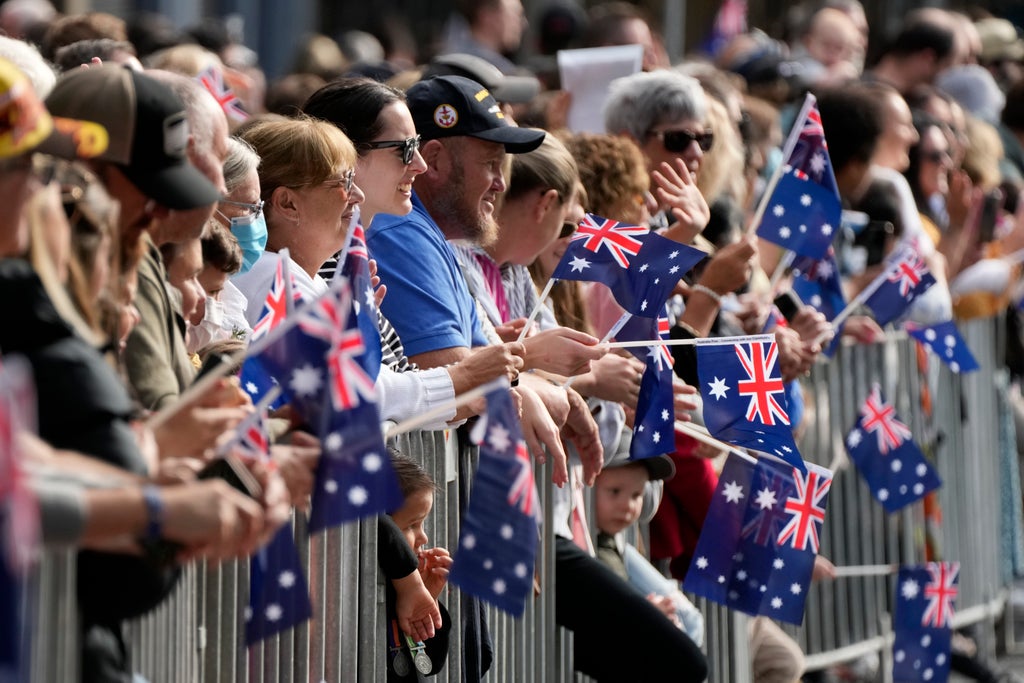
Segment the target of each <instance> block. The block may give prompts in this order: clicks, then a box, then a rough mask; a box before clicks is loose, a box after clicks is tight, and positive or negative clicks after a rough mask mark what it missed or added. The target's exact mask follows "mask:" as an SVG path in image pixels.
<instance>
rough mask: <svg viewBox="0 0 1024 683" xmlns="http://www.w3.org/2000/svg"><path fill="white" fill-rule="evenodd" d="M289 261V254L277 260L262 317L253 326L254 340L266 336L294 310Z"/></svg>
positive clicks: (264, 302)
mask: <svg viewBox="0 0 1024 683" xmlns="http://www.w3.org/2000/svg"><path fill="white" fill-rule="evenodd" d="M288 262H289V258H288V257H287V256H282V257H281V258H280V259H279V260H278V262H277V269H276V270H275V271H274V279H273V281H272V282H271V284H270V291H268V292H267V298H266V299H265V300H264V301H263V312H262V313H260V319H259V320H257V321H256V324H255V325H253V326H252V341H256V340H257V339H260V338H261V337H265V336H266V335H267V334H268V333H269V332H270V330H272V329H274V328H275V327H277V326H278V325H280V324H281V321H283V320H284V319H285V318H287V317H288V314H289V313H290V312H291V310H292V303H293V301H292V297H291V296H290V292H291V290H292V288H291V282H290V278H291V273H290V272H289V271H288Z"/></svg>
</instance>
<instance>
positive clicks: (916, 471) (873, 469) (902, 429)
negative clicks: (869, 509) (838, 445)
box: [846, 384, 942, 512]
mask: <svg viewBox="0 0 1024 683" xmlns="http://www.w3.org/2000/svg"><path fill="white" fill-rule="evenodd" d="M846 451H847V453H849V454H850V459H851V460H853V462H854V464H855V465H857V469H858V470H859V471H860V474H861V476H862V477H864V481H865V482H867V485H868V487H869V488H870V489H871V493H872V495H874V496H875V499H876V500H877V501H878V502H879V503H881V504H882V507H884V508H885V510H886V512H895V511H897V510H899V509H900V508H902V507H904V506H906V505H909V504H910V503H913V502H914V501H915V500H918V499H920V498H922V497H923V496H924V495H925V494H926V493H928V492H929V491H933V490H935V489H937V488H939V487H940V486H942V480H941V479H939V475H938V474H937V473H936V472H935V468H934V467H932V466H931V464H929V463H928V461H927V460H925V457H924V455H923V454H922V453H921V449H919V448H918V447H917V444H916V443H914V439H913V437H912V435H911V433H910V429H909V428H908V427H907V426H906V425H905V424H903V423H902V422H900V421H899V418H898V417H897V416H896V409H895V408H893V407H892V406H891V405H889V404H888V403H886V402H885V397H884V396H882V391H881V389H879V387H878V385H877V384H876V385H875V386H874V387H873V388H872V389H871V394H870V395H869V396H868V397H867V400H865V401H864V407H863V408H861V410H860V418H858V420H857V424H855V425H854V426H853V429H851V430H850V433H849V434H847V435H846Z"/></svg>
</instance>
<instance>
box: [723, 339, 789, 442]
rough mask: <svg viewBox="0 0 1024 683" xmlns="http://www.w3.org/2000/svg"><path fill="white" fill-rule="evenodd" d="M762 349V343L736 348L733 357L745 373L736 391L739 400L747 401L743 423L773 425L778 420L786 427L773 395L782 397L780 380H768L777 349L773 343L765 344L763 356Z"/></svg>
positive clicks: (781, 408) (787, 419)
mask: <svg viewBox="0 0 1024 683" xmlns="http://www.w3.org/2000/svg"><path fill="white" fill-rule="evenodd" d="M765 346H766V343H765V342H755V343H752V344H749V345H746V344H736V347H735V348H736V355H737V356H738V357H739V359H740V364H741V365H742V366H743V370H744V372H746V373H747V379H745V380H740V381H739V382H738V384H737V389H738V390H739V394H740V396H749V397H750V404H749V405H748V406H747V420H749V421H750V422H755V421H759V422H762V423H764V424H768V425H773V424H775V419H776V418H778V419H779V422H780V423H782V424H784V425H788V424H789V415H787V414H786V409H785V408H783V407H782V405H781V404H780V403H779V401H778V399H777V398H776V397H775V394H780V395H781V396H784V395H785V391H786V388H785V386H784V385H783V384H782V378H781V377H778V378H775V377H772V376H771V375H772V372H773V371H774V370H775V361H776V360H777V359H778V353H779V349H778V345H777V344H776V342H774V341H772V342H770V343H767V352H766V350H765ZM783 400H785V399H784V398H783Z"/></svg>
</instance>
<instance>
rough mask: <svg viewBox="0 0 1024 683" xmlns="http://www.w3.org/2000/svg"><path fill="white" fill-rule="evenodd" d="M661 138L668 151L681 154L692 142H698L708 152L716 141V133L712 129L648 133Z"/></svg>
mask: <svg viewBox="0 0 1024 683" xmlns="http://www.w3.org/2000/svg"><path fill="white" fill-rule="evenodd" d="M647 135H649V136H653V137H656V138H658V139H659V140H661V144H662V145H663V146H664V147H665V151H666V152H674V153H676V154H681V153H682V152H685V151H686V148H687V147H689V146H690V143H692V142H696V143H697V146H698V147H700V148H701V151H704V152H707V151H708V150H709V149H711V145H713V144H714V142H715V134H714V133H712V132H711V131H710V130H706V131H704V132H702V133H691V132H690V131H688V130H652V131H650V132H649V133H647Z"/></svg>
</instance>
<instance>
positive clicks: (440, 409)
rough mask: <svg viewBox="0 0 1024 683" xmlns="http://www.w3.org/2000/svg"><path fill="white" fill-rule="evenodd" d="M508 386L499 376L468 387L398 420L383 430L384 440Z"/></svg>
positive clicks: (506, 379) (411, 429)
mask: <svg viewBox="0 0 1024 683" xmlns="http://www.w3.org/2000/svg"><path fill="white" fill-rule="evenodd" d="M509 386H510V385H509V382H508V378H506V377H499V378H498V379H495V380H491V381H490V382H488V383H487V384H481V385H480V386H478V387H476V388H474V389H470V390H469V391H467V392H465V393H462V394H459V395H458V396H456V397H455V399H454V400H452V401H448V402H447V403H443V404H441V405H439V406H437V407H436V408H432V409H430V410H428V411H426V412H425V413H420V414H419V415H414V416H412V417H410V418H409V419H407V420H403V421H401V422H399V423H398V424H396V425H394V426H393V427H391V428H390V429H388V431H387V432H385V434H384V438H385V440H387V439H391V438H393V437H396V436H398V435H399V434H405V433H406V432H411V431H413V430H414V429H419V428H420V427H422V426H423V425H426V424H430V423H431V422H433V421H435V420H437V419H438V418H441V417H444V416H445V415H448V414H450V413H451V412H452V411H453V410H458V409H459V408H461V407H462V406H464V405H466V404H467V403H471V402H473V401H475V400H476V399H478V398H480V397H481V396H486V395H487V394H489V393H491V392H492V391H494V390H495V389H500V388H502V387H509Z"/></svg>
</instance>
